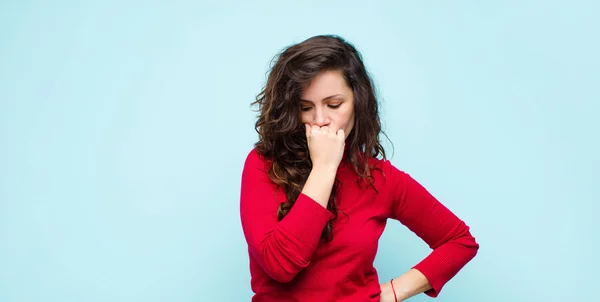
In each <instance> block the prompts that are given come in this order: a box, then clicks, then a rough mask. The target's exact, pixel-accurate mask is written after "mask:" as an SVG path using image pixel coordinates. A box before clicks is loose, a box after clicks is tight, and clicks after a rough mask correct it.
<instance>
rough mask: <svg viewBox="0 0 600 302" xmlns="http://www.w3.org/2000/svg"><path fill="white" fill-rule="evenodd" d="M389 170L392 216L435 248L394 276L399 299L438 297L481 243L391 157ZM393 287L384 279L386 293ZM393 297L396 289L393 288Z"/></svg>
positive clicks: (387, 173)
mask: <svg viewBox="0 0 600 302" xmlns="http://www.w3.org/2000/svg"><path fill="white" fill-rule="evenodd" d="M386 164H387V165H389V167H386V168H388V169H384V171H385V172H386V178H387V184H386V185H387V186H388V188H390V190H391V191H390V193H391V196H390V197H391V200H392V202H393V204H392V213H391V215H390V217H391V218H393V219H397V220H398V221H400V223H402V224H403V225H405V226H406V227H407V228H408V229H409V230H411V231H412V232H414V233H415V234H416V235H417V236H419V237H420V238H421V239H423V240H424V241H425V242H426V243H427V244H428V245H429V247H430V248H431V249H432V252H431V253H430V254H429V255H428V256H427V257H425V258H424V259H423V260H422V261H421V262H419V263H418V264H416V265H415V266H413V267H412V268H411V269H410V270H409V271H408V272H406V273H405V274H403V275H402V276H400V277H398V278H395V279H394V280H393V285H394V289H395V292H396V295H397V298H398V301H402V300H405V299H407V298H409V297H412V296H415V295H417V294H419V293H423V292H424V293H425V294H427V295H428V296H430V297H437V296H438V295H439V293H440V291H441V290H442V287H443V286H444V285H445V284H446V283H447V282H448V281H449V280H450V279H452V278H453V277H454V276H455V275H456V274H457V273H458V272H459V271H460V270H461V269H462V268H463V267H464V266H465V265H466V264H467V263H468V262H469V261H471V259H473V257H475V255H476V254H477V251H478V249H479V244H478V243H477V242H476V241H475V238H474V237H473V236H472V235H471V233H470V229H469V227H468V226H467V225H466V224H465V222H464V221H462V220H461V219H460V218H458V217H457V216H456V215H455V214H454V213H452V212H451V211H450V210H449V209H448V208H447V207H445V206H444V205H443V204H442V203H440V202H439V201H438V200H437V199H436V198H435V197H434V196H433V195H432V194H431V193H429V192H428V191H427V189H425V187H423V186H422V185H421V184H419V183H418V182H417V181H416V180H414V179H413V178H412V177H411V176H410V175H408V174H406V173H404V172H402V171H400V170H398V169H397V168H396V167H394V166H393V165H392V164H391V163H390V162H389V161H386ZM388 287H389V289H392V284H390V282H387V284H386V283H383V284H382V285H381V288H382V301H385V300H383V297H384V296H385V295H387V294H388V293H387V291H388ZM391 296H392V300H391V301H393V292H392V295H391Z"/></svg>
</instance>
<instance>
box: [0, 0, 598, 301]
mask: <svg viewBox="0 0 600 302" xmlns="http://www.w3.org/2000/svg"><path fill="white" fill-rule="evenodd" d="M597 3H598V2H594V1H502V2H488V3H486V4H484V3H481V2H479V1H410V2H409V1H374V2H367V1H302V2H299V1H296V2H293V1H272V2H267V1H211V2H202V1H164V2H163V3H158V2H155V1H152V2H148V1H139V2H127V1H126V2H122V1H115V0H113V1H93V2H92V1H52V2H47V1H2V3H0V301H3V302H30V301H44V302H50V301H62V302H67V301H68V302H71V301H73V302H75V301H77V302H79V301H86V302H88V301H89V302H92V301H111V302H112V301H145V302H146V301H178V302H179V301H249V299H250V297H251V294H252V293H251V290H250V285H249V282H250V277H249V269H248V254H247V250H246V243H245V241H244V237H243V235H242V231H241V225H240V219H239V189H240V177H241V171H242V166H243V163H244V160H245V157H246V155H247V154H248V152H249V151H250V149H251V148H252V146H253V143H254V142H255V141H256V139H257V135H256V133H255V131H254V121H255V118H256V112H253V111H252V108H250V106H249V104H250V102H252V101H253V100H254V98H255V96H256V94H257V93H258V92H259V91H260V89H261V88H262V85H263V84H264V82H265V76H266V72H267V70H268V67H269V62H270V60H271V58H272V57H273V56H274V55H275V54H276V53H277V52H278V51H280V50H281V49H282V48H283V47H285V46H287V45H290V44H292V43H296V42H300V41H302V40H304V39H306V38H308V37H310V36H312V35H317V34H339V35H341V36H343V37H344V38H347V39H348V40H349V41H350V42H352V43H354V44H355V45H356V46H357V47H358V49H359V50H360V51H361V52H362V54H363V56H364V59H365V63H366V65H367V67H368V69H369V71H370V72H371V74H372V75H373V78H374V80H375V82H376V84H377V90H378V96H379V99H380V101H381V113H382V120H383V125H384V130H385V131H386V133H387V134H388V136H389V138H390V139H391V141H392V142H393V144H394V148H393V149H392V148H391V144H390V143H389V142H388V141H386V140H384V143H385V146H386V147H387V148H388V154H389V156H390V158H391V160H392V162H393V163H394V164H395V165H396V166H397V167H399V168H400V169H402V170H405V171H407V172H409V173H411V174H412V175H413V176H414V177H415V178H416V179H417V180H418V181H420V182H421V183H422V184H424V185H425V186H426V187H427V188H428V189H429V190H430V191H431V192H432V193H433V194H434V195H435V196H436V197H438V198H439V199H440V201H442V202H443V203H444V204H446V205H447V206H448V207H449V208H451V209H452V210H453V211H454V212H455V213H456V214H457V215H459V216H460V217H461V218H462V219H464V220H465V221H466V222H467V223H468V224H469V225H470V226H471V228H472V232H473V234H474V235H475V237H476V238H477V240H478V242H479V243H480V244H481V249H480V250H479V254H478V255H477V257H476V258H475V259H474V260H473V261H472V262H471V263H469V264H468V265H467V266H466V267H465V268H464V269H463V270H462V271H461V273H460V274H459V275H457V276H456V277H455V278H454V279H453V280H452V281H451V282H449V283H448V284H447V285H446V287H445V288H444V290H443V291H442V293H441V296H440V297H439V298H438V299H437V300H438V301H489V302H494V301H527V302H529V301H598V298H595V297H596V292H597V290H598V285H597V280H596V279H597V278H596V276H597V273H598V270H599V269H600V265H599V260H598V244H599V243H600V235H598V232H599V231H600V228H599V223H598V220H599V218H598V217H597V216H598V212H599V211H600V206H599V201H600V200H599V199H600V198H599V197H600V194H599V193H598V186H599V179H600V177H599V176H598V170H599V169H600V165H599V159H598V157H599V155H600V144H599V136H600V135H599V134H598V133H599V131H600V122H599V121H598V114H599V112H600V111H599V110H600V105H599V102H600V92H599V91H600V90H599V85H600V77H599V72H598V70H599V68H600V60H599V58H598V54H599V53H600V42H599V41H600V40H599V39H598V30H599V28H600V21H598V20H599V19H598V16H599V12H600V9H599V5H598V4H597ZM392 155H393V156H392ZM428 253H429V249H428V247H427V246H426V245H425V244H424V243H423V242H422V241H421V240H420V239H418V238H417V237H416V236H415V235H414V234H412V233H411V232H410V231H408V230H407V229H406V228H405V227H403V226H402V225H401V224H399V223H398V222H396V221H389V223H388V226H387V228H386V231H385V232H384V235H383V237H382V239H381V241H380V246H379V253H378V255H377V259H376V261H375V265H376V267H377V269H378V270H379V274H380V278H381V280H382V281H386V280H389V279H390V278H391V277H395V276H398V275H400V274H402V273H403V272H405V271H406V270H407V269H408V268H409V267H410V266H412V265H414V264H415V263H416V262H418V261H419V260H421V259H422V258H423V257H425V256H426V255H427V254H428ZM429 300H430V299H429V298H427V297H425V296H424V295H421V296H418V297H416V298H413V299H412V300H411V301H429Z"/></svg>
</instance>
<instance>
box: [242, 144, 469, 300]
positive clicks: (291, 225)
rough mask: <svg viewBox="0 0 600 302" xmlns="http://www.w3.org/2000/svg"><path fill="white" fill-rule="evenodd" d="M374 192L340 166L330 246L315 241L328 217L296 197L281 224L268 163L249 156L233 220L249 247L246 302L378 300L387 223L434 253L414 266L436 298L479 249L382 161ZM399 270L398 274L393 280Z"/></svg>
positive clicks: (459, 224)
mask: <svg viewBox="0 0 600 302" xmlns="http://www.w3.org/2000/svg"><path fill="white" fill-rule="evenodd" d="M372 163H373V164H375V165H376V166H377V167H379V168H380V170H381V171H379V170H374V171H372V174H373V177H374V182H375V183H374V184H375V187H376V188H377V190H378V191H379V192H378V193H376V192H375V191H374V190H373V189H372V188H368V187H359V186H358V185H357V182H356V179H357V174H356V173H355V172H354V170H353V169H352V166H351V165H350V164H349V163H348V162H347V161H342V163H341V164H340V166H339V168H338V172H337V179H338V180H340V182H341V183H342V187H341V189H340V190H338V218H337V219H336V220H335V221H334V222H333V240H332V241H330V242H325V241H322V240H320V237H321V233H322V231H323V229H324V227H325V225H326V224H327V222H328V221H329V220H330V219H331V218H332V217H333V214H331V213H330V212H329V211H328V210H327V209H325V208H324V207H323V206H321V205H320V204H318V203H317V202H315V201H314V200H313V199H311V198H310V197H308V196H306V195H304V194H302V193H301V194H300V196H299V197H298V199H297V200H296V203H295V204H294V206H293V207H292V209H291V210H290V212H289V213H288V215H286V216H285V217H284V218H283V219H282V220H281V221H278V220H277V209H278V207H279V204H280V203H281V202H282V201H285V194H284V192H283V189H277V188H276V186H275V184H274V183H273V182H272V181H271V180H270V179H269V176H268V175H267V171H268V168H269V161H268V160H265V159H264V158H262V157H261V156H260V155H259V154H258V153H257V152H256V150H252V151H251V152H250V153H249V155H248V157H247V159H246V162H245V165H244V170H243V173H242V184H241V200H240V202H241V204H240V214H241V222H242V228H243V231H244V235H245V237H246V241H247V243H248V252H249V257H250V275H251V287H252V291H253V292H254V293H255V295H254V296H253V298H252V301H256V302H258V301H261V302H262V301H265V302H266V301H311V302H313V301H314V302H318V301H379V294H380V287H379V284H380V281H379V279H378V275H377V271H376V270H375V268H374V267H373V262H374V260H375V256H376V254H377V244H378V240H379V237H380V236H381V234H382V232H383V230H384V228H385V225H386V221H387V219H388V218H391V219H395V220H398V221H400V222H401V223H402V224H403V225H405V226H406V227H408V228H409V229H410V230H411V231H412V232H414V233H415V234H416V235H417V236H419V237H420V238H421V239H423V240H424V241H425V242H426V243H427V244H428V245H429V247H431V249H433V251H432V252H431V254H429V255H428V256H427V257H425V259H423V260H422V261H421V262H420V263H418V264H416V265H415V266H414V267H413V268H415V269H417V270H419V271H420V272H421V273H423V274H424V275H425V277H426V278H427V279H428V280H429V282H430V284H431V286H432V287H433V289H431V290H429V291H427V292H426V294H427V295H429V296H431V297H436V296H437V295H438V294H439V292H440V290H441V289H442V287H443V286H444V284H445V283H446V282H448V281H449V280H450V279H451V278H452V277H453V276H454V275H455V274H456V273H458V271H459V270H460V269H461V268H462V267H463V266H464V265H465V264H467V262H469V261H470V260H471V259H472V258H473V257H474V256H475V254H476V253H477V250H478V248H479V245H478V243H477V242H476V241H475V238H473V236H472V235H471V234H470V233H469V227H468V226H467V225H466V224H465V223H464V222H463V221H462V220H460V219H459V218H458V217H457V216H455V215H454V214H453V213H452V212H451V211H450V210H448V209H447V208H446V207H445V206H444V205H442V204H441V203H440V202H439V201H437V200H436V199H435V197H433V196H432V195H431V194H430V193H429V192H428V191H427V190H426V189H425V188H424V187H423V186H422V185H420V184H419V183H418V182H416V181H415V180H414V179H413V178H411V177H410V176H409V175H408V174H406V173H404V172H402V171H400V170H398V169H397V168H395V167H394V166H393V165H392V164H391V163H390V161H388V160H385V161H384V160H378V159H373V160H372ZM400 274H401V272H399V274H398V275H400Z"/></svg>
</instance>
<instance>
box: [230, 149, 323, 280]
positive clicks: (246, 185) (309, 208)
mask: <svg viewBox="0 0 600 302" xmlns="http://www.w3.org/2000/svg"><path fill="white" fill-rule="evenodd" d="M267 171H268V165H267V162H266V161H265V160H264V159H263V158H262V157H261V156H260V155H259V154H258V153H257V152H256V150H252V151H251V152H250V153H249V154H248V157H247V158H246V162H245V164H244V168H243V171H242V180H241V182H242V183H241V196H240V216H241V223H242V229H243V231H244V236H245V237H246V241H247V242H248V249H249V252H250V254H251V255H252V256H253V257H254V258H255V259H256V260H257V262H258V263H259V265H260V266H261V267H262V269H263V270H264V271H265V272H266V273H267V274H268V275H269V276H270V277H271V278H273V279H274V280H277V281H278V282H282V283H285V282H289V281H291V280H293V279H294V277H295V276H296V275H297V274H298V273H299V272H300V271H301V270H302V269H304V268H305V267H307V266H308V265H309V264H310V260H311V257H312V255H313V253H314V252H315V250H316V248H317V245H318V243H319V240H320V238H321V234H322V232H323V229H324V228H325V225H326V224H327V222H328V221H329V220H330V219H331V218H333V214H332V213H331V212H329V211H328V210H327V209H325V208H324V207H322V206H321V205H319V204H318V203H317V202H316V201H314V200H313V199H311V198H310V197H308V196H306V195H304V194H302V193H301V194H300V195H299V196H298V198H297V199H296V201H295V204H294V206H293V207H292V209H291V210H290V212H289V213H288V214H287V215H286V216H285V217H284V218H283V219H282V220H281V221H278V219H277V209H278V208H279V204H280V203H281V202H283V201H285V194H284V193H283V191H282V190H278V189H277V187H276V185H275V184H274V183H273V182H272V181H271V180H270V179H269V176H268V174H267Z"/></svg>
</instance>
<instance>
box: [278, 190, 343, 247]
mask: <svg viewBox="0 0 600 302" xmlns="http://www.w3.org/2000/svg"><path fill="white" fill-rule="evenodd" d="M333 217H334V215H333V213H331V212H330V211H329V210H327V209H326V208H324V207H323V206H322V205H320V204H318V203H317V202H316V201H315V200H313V199H312V198H310V197H308V196H307V195H305V194H303V193H300V195H299V196H298V198H297V199H296V202H295V203H294V205H293V206H292V208H291V209H290V212H289V213H288V214H287V215H286V216H285V217H284V218H283V219H282V220H281V222H280V227H281V228H282V229H283V230H284V231H285V232H286V233H288V234H289V235H292V236H293V237H294V238H296V239H297V240H298V241H299V242H300V243H302V244H303V245H304V246H306V247H308V248H316V246H317V244H318V243H319V240H320V238H321V234H322V233H323V229H324V228H325V225H327V222H329V220H331V219H333Z"/></svg>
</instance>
